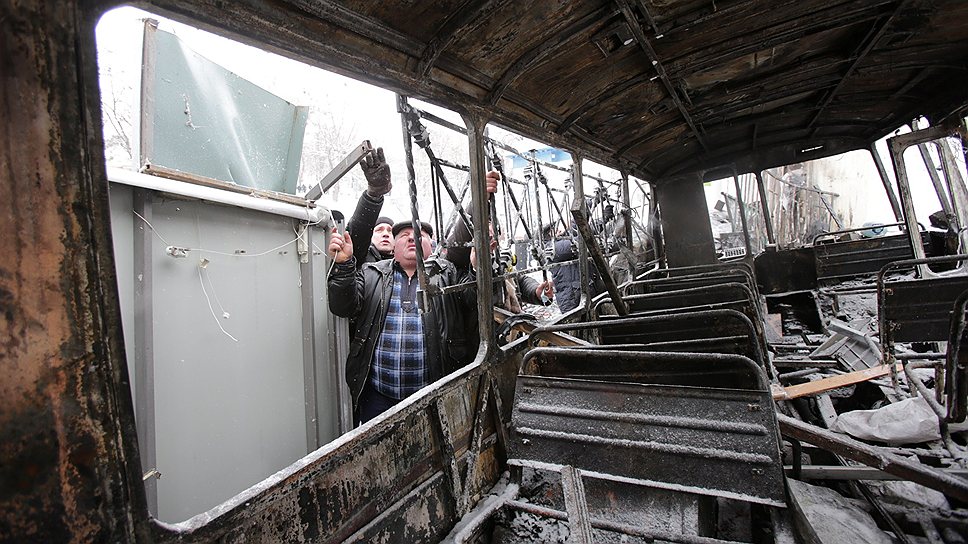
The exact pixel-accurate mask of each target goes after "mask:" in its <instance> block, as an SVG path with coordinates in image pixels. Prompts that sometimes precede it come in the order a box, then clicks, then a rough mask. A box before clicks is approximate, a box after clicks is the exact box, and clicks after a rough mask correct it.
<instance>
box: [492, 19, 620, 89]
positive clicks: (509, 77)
mask: <svg viewBox="0 0 968 544" xmlns="http://www.w3.org/2000/svg"><path fill="white" fill-rule="evenodd" d="M614 13H615V11H614V10H613V9H610V8H608V7H602V8H599V9H596V10H595V11H592V12H591V13H588V14H587V15H585V16H583V17H582V18H580V19H578V20H577V21H575V22H574V23H572V24H570V25H568V26H567V27H566V28H565V29H564V30H562V31H561V32H559V33H557V34H555V35H554V36H552V37H551V38H550V39H548V40H545V41H544V42H542V43H540V44H539V45H538V46H537V47H535V48H533V49H531V50H530V51H528V52H527V53H525V54H524V55H521V56H520V57H518V59H517V60H516V61H514V63H513V64H511V66H509V67H508V68H507V69H506V70H505V71H504V73H503V74H501V77H500V78H499V79H498V80H497V83H495V84H494V87H493V88H492V89H491V92H490V93H488V95H487V98H486V99H485V101H486V102H487V103H488V104H490V105H491V106H493V105H495V104H497V102H498V100H500V99H501V98H502V96H503V95H504V92H505V91H506V90H507V88H508V86H509V85H511V83H513V82H514V80H515V79H517V78H519V77H521V75H523V74H524V73H525V72H527V71H528V69H530V68H531V67H532V66H534V65H536V64H538V63H539V62H541V61H542V60H544V59H545V58H547V57H548V55H550V54H552V53H554V52H555V51H557V50H558V49H559V48H560V47H561V46H563V45H565V44H567V43H568V42H570V41H571V40H574V39H575V38H577V37H578V36H581V35H582V34H584V33H585V32H588V30H589V29H590V28H593V27H594V26H595V25H597V24H600V23H601V22H602V21H603V20H604V19H607V18H609V17H611V16H612V15H613V14H614Z"/></svg>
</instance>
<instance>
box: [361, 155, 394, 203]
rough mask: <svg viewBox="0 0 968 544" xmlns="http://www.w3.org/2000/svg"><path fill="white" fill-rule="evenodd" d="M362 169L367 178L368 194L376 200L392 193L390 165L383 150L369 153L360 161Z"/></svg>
mask: <svg viewBox="0 0 968 544" xmlns="http://www.w3.org/2000/svg"><path fill="white" fill-rule="evenodd" d="M360 168H362V169H363V175H364V176H365V177H366V192H367V193H368V194H369V195H370V196H372V197H374V198H376V197H380V196H383V195H385V194H387V193H389V192H390V188H391V187H392V185H391V184H390V165H389V164H387V160H386V157H384V156H383V148H382V147H378V148H376V150H374V151H372V152H370V153H368V154H367V155H366V156H365V157H363V160H362V161H360Z"/></svg>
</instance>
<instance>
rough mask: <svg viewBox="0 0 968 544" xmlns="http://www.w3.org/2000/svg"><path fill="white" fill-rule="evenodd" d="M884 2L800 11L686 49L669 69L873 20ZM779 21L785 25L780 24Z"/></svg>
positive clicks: (721, 60)
mask: <svg viewBox="0 0 968 544" xmlns="http://www.w3.org/2000/svg"><path fill="white" fill-rule="evenodd" d="M884 3H889V1H888V0H884V1H880V2H866V3H862V4H861V5H859V6H857V7H854V8H852V9H850V10H847V9H846V8H845V7H844V6H835V7H827V8H822V9H819V10H815V11H803V12H801V13H799V14H798V15H797V16H795V17H793V18H791V19H789V20H786V21H783V22H778V23H776V24H772V25H767V26H765V27H762V28H757V29H755V30H752V31H751V32H748V33H746V34H738V35H736V36H733V37H732V38H731V40H736V41H738V42H739V45H737V46H734V47H728V46H723V44H724V43H726V42H719V43H717V44H713V45H710V46H709V47H704V48H702V49H701V50H698V51H694V52H692V53H688V54H686V55H684V56H683V57H681V58H679V59H676V60H675V61H671V62H670V63H669V65H670V68H669V69H670V71H671V72H672V73H673V74H679V73H686V74H691V73H694V72H700V71H703V70H707V69H709V68H711V67H715V66H717V65H722V64H726V63H728V62H730V61H732V60H736V59H738V58H741V57H743V56H744V55H749V54H752V53H755V52H757V51H763V50H765V49H769V48H772V47H777V46H781V45H786V44H789V43H793V42H796V41H798V40H801V39H803V38H805V37H807V36H811V35H814V34H819V33H822V32H828V31H831V30H836V29H838V28H846V27H849V26H853V25H856V24H860V23H864V22H867V21H872V20H875V19H877V18H879V17H882V16H883V15H884V13H880V12H879V10H878V8H879V7H880V6H881V5H882V4H884ZM825 12H826V13H825ZM781 25H783V27H786V28H785V29H782V28H779V27H780V26H781ZM692 57H695V58H692Z"/></svg>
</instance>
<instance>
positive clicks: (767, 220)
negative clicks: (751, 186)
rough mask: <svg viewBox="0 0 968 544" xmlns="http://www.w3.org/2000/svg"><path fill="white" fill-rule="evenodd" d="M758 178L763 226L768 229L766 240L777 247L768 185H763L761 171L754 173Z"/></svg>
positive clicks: (757, 187)
mask: <svg viewBox="0 0 968 544" xmlns="http://www.w3.org/2000/svg"><path fill="white" fill-rule="evenodd" d="M753 175H755V176H756V189H757V191H759V193H760V206H761V207H762V208H763V226H764V227H766V240H767V242H769V243H770V244H772V245H776V234H775V233H774V232H773V216H772V215H770V201H769V196H768V195H767V194H766V185H765V184H764V183H763V173H762V172H761V171H759V170H757V171H756V172H753Z"/></svg>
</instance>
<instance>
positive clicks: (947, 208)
mask: <svg viewBox="0 0 968 544" xmlns="http://www.w3.org/2000/svg"><path fill="white" fill-rule="evenodd" d="M915 126H917V125H915ZM915 130H917V129H915ZM918 151H919V152H920V153H921V160H922V161H924V168H925V170H927V171H928V177H929V178H931V184H932V185H934V192H935V194H937V195H938V202H939V203H940V204H941V210H942V211H944V215H945V218H950V217H951V216H952V215H954V211H953V210H952V208H951V195H949V194H948V192H947V191H946V190H945V186H944V183H942V182H941V176H939V175H938V167H937V166H936V165H935V164H934V158H932V157H931V151H930V149H929V148H928V144H925V143H921V144H918Z"/></svg>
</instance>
